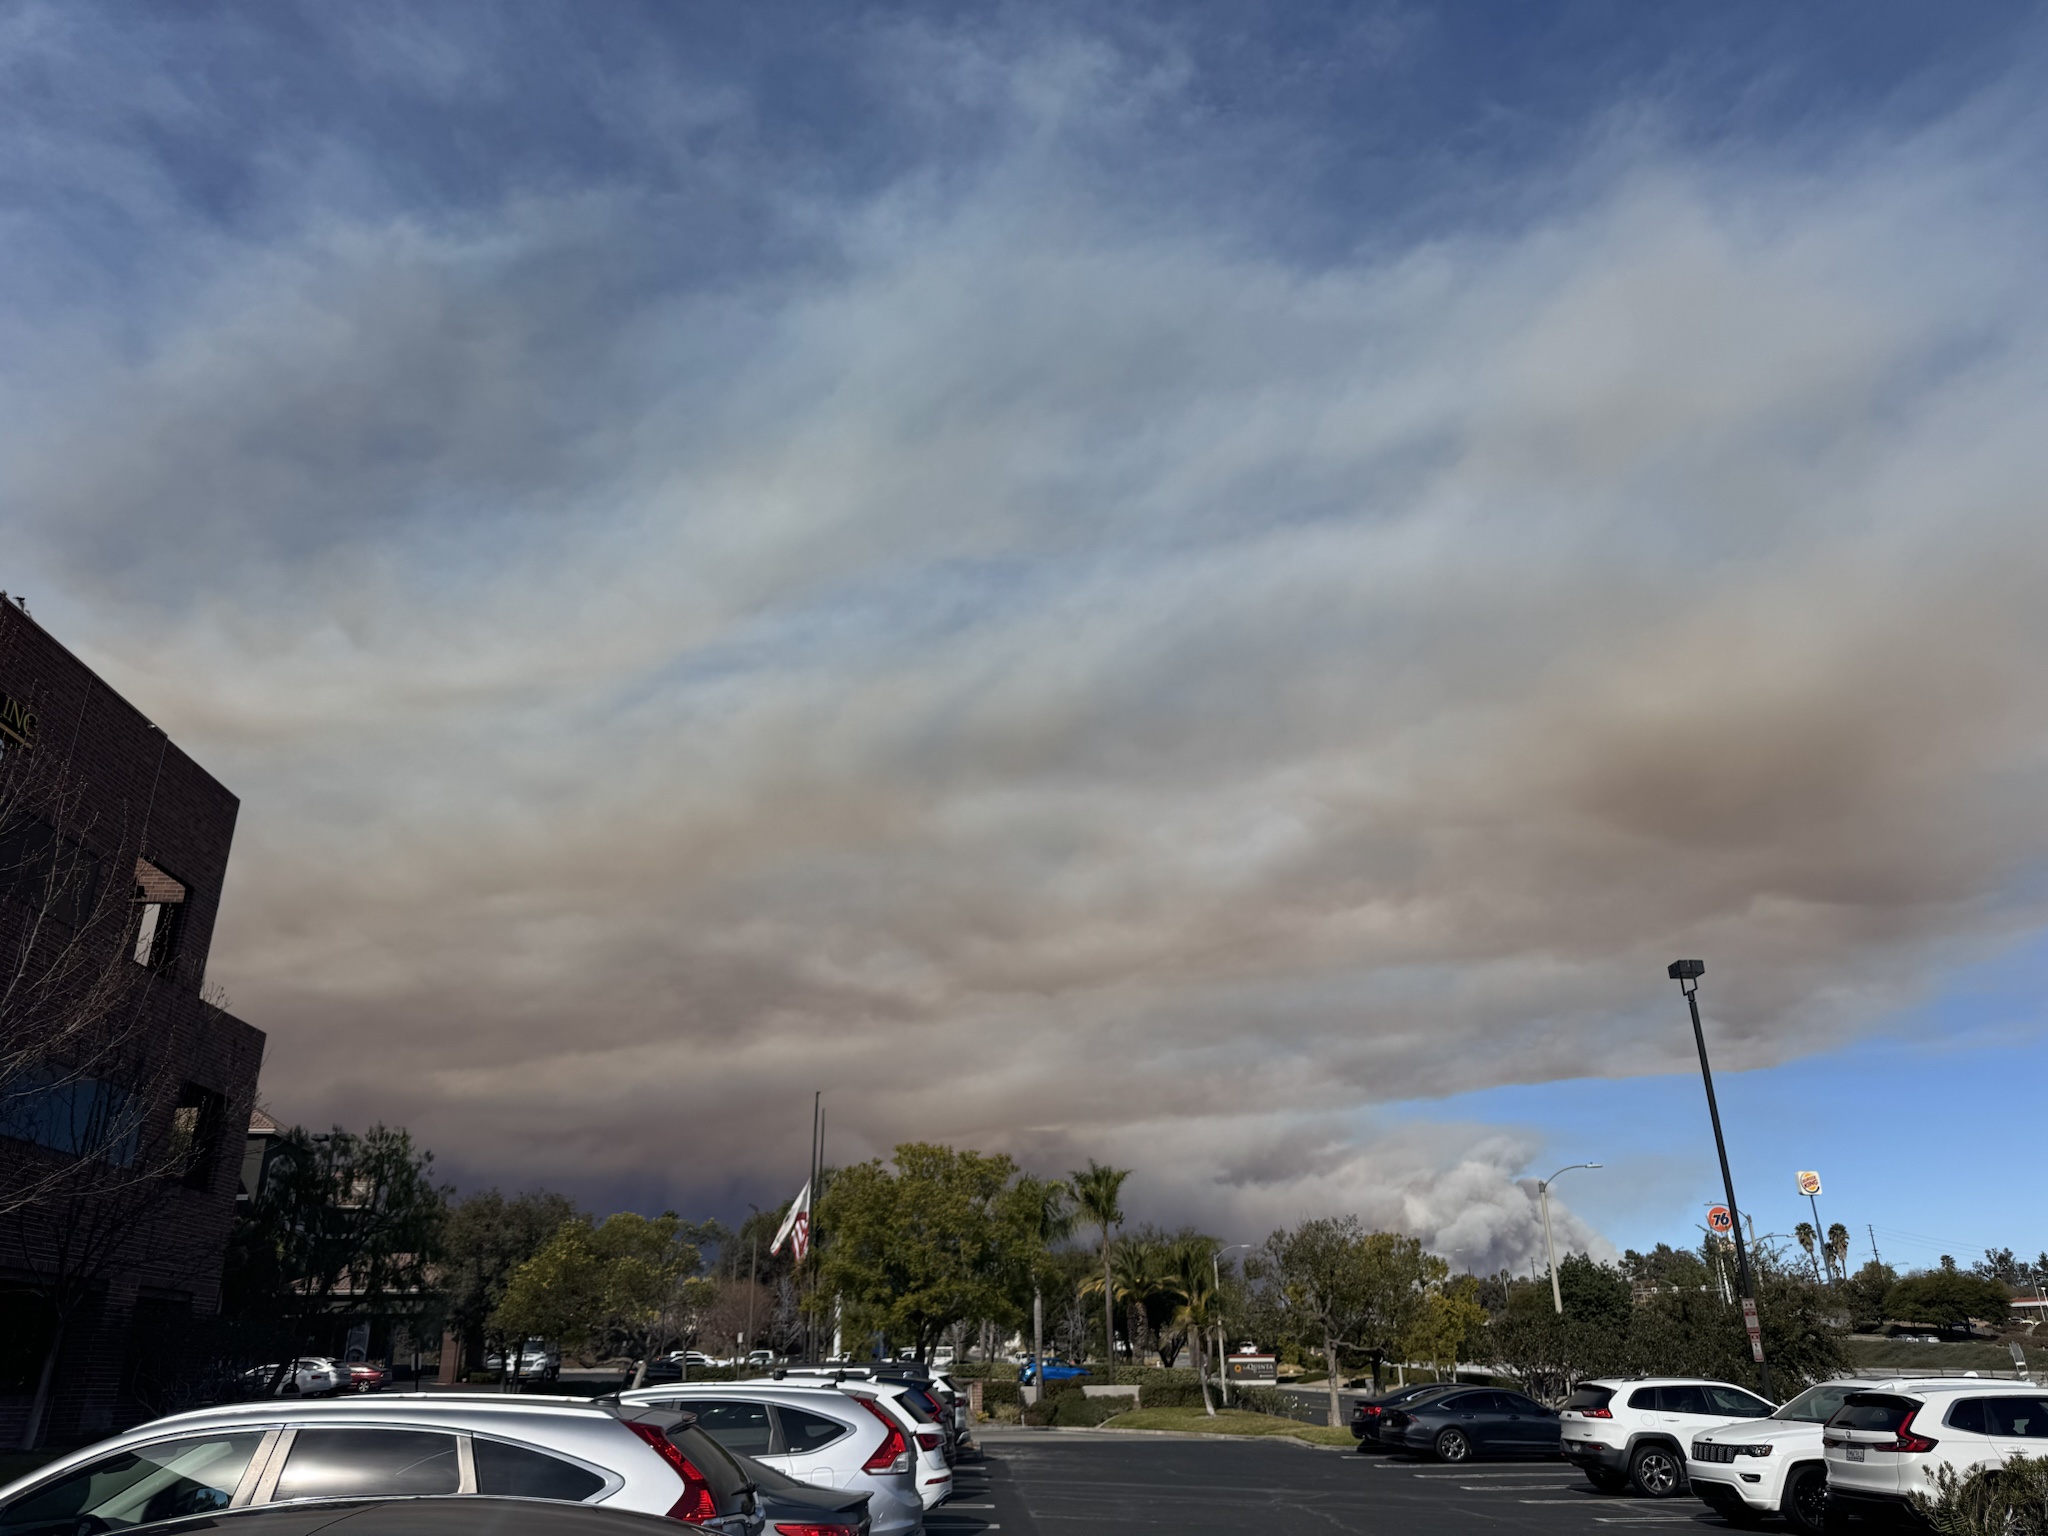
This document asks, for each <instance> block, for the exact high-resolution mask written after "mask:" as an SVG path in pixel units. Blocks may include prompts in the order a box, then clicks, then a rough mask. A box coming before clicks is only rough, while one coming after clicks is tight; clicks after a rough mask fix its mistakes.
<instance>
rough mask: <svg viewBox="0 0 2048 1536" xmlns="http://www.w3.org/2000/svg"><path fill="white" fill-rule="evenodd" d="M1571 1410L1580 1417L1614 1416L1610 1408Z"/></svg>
mask: <svg viewBox="0 0 2048 1536" xmlns="http://www.w3.org/2000/svg"><path fill="white" fill-rule="evenodd" d="M1572 1412H1573V1413H1576V1414H1577V1415H1578V1416H1579V1417H1580V1418H1582V1419H1611V1418H1613V1417H1614V1410H1613V1409H1611V1408H1574V1409H1573V1410H1572Z"/></svg>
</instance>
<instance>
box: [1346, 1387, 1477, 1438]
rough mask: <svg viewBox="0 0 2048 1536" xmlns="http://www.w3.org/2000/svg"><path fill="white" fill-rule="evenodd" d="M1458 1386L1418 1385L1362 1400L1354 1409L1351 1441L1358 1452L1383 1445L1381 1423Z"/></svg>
mask: <svg viewBox="0 0 2048 1536" xmlns="http://www.w3.org/2000/svg"><path fill="white" fill-rule="evenodd" d="M1456 1385H1457V1384H1456V1383H1455V1382H1443V1381H1419V1382H1411V1383H1410V1384H1409V1385H1407V1386H1405V1387H1396V1388H1394V1389H1393V1391H1391V1392H1382V1393H1381V1394H1380V1395H1379V1396H1378V1397H1363V1398H1360V1399H1359V1400H1358V1401H1357V1402H1355V1403H1353V1404H1352V1405H1351V1438H1352V1439H1354V1440H1356V1441H1357V1442H1358V1448H1359V1449H1360V1450H1364V1449H1365V1448H1366V1447H1367V1446H1369V1445H1372V1446H1376V1445H1378V1444H1379V1443H1380V1421H1381V1420H1382V1419H1383V1418H1385V1417H1386V1415H1387V1413H1388V1412H1389V1411H1390V1410H1392V1409H1395V1408H1399V1407H1402V1406H1404V1405H1405V1404H1407V1403H1410V1402H1413V1401H1414V1400H1415V1399H1416V1398H1418V1397H1423V1396H1426V1395H1428V1394H1432V1393H1437V1392H1449V1391H1452V1390H1454V1389H1455V1387H1456Z"/></svg>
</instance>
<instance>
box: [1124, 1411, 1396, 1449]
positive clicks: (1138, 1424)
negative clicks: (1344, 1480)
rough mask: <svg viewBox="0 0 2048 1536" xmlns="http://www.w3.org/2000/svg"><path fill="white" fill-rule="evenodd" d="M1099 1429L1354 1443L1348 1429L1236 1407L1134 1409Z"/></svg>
mask: <svg viewBox="0 0 2048 1536" xmlns="http://www.w3.org/2000/svg"><path fill="white" fill-rule="evenodd" d="M1101 1427H1102V1428H1103V1429H1163V1430H1175V1431H1178V1432H1179V1433H1181V1434H1187V1435H1263V1436H1266V1437H1268V1438H1270V1437H1272V1436H1276V1435H1277V1436H1280V1437H1282V1438H1284V1439H1292V1440H1306V1441H1307V1442H1308V1443H1309V1444H1311V1445H1339V1446H1350V1445H1353V1444H1356V1441H1354V1440H1353V1438H1352V1435H1351V1431H1350V1430H1348V1429H1343V1428H1337V1429H1332V1428H1330V1426H1329V1425H1327V1424H1304V1423H1302V1422H1301V1420H1299V1419H1289V1418H1283V1417H1281V1416H1280V1415H1278V1414H1272V1413H1246V1412H1244V1411H1243V1410H1242V1409H1238V1408H1219V1409H1217V1410H1216V1413H1215V1416H1214V1417H1211V1416H1210V1415H1208V1414H1206V1413H1204V1412H1202V1410H1201V1409H1199V1408H1136V1409H1133V1410H1132V1411H1131V1412H1129V1413H1120V1414H1118V1415H1116V1417H1115V1418H1112V1419H1105V1420H1104V1421H1103V1422H1102V1425H1101Z"/></svg>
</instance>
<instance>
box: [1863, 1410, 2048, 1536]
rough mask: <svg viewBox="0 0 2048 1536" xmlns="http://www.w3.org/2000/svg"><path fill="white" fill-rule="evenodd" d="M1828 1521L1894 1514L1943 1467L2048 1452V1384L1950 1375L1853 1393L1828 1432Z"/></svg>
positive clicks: (1961, 1468) (1960, 1468)
mask: <svg viewBox="0 0 2048 1536" xmlns="http://www.w3.org/2000/svg"><path fill="white" fill-rule="evenodd" d="M1825 1440H1826V1446H1827V1462H1828V1525H1829V1528H1830V1529H1834V1530H1840V1529H1843V1528H1845V1527H1846V1525H1847V1523H1848V1521H1849V1520H1850V1519H1851V1518H1853V1517H1855V1516H1859V1515H1863V1516H1874V1517H1876V1518H1877V1519H1879V1520H1882V1521H1887V1522H1892V1521H1896V1520H1898V1518H1899V1517H1900V1516H1901V1515H1902V1514H1904V1513H1905V1512H1906V1501H1907V1499H1908V1498H1910V1497H1911V1496H1912V1495H1913V1494H1916V1493H1922V1494H1930V1495H1931V1494H1932V1493H1933V1492H1934V1473H1935V1469H1936V1468H1938V1467H1943V1466H1948V1467H1953V1468H1955V1470H1956V1472H1957V1473H1958V1474H1960V1475H1962V1476H1968V1475H1969V1474H1970V1473H1971V1472H1974V1471H1976V1470H1978V1469H1979V1468H1987V1467H1997V1466H2001V1465H2003V1464H2004V1463H2005V1462H2006V1461H2008V1460H2010V1459H2011V1458H2012V1457H2014V1456H2041V1455H2048V1388H2043V1387H2037V1386H2034V1385H2032V1384H2031V1383H2029V1382H2024V1381H1991V1380H1975V1379H1971V1378H1967V1377H1964V1378H1957V1377H1949V1378H1947V1379H1945V1380H1941V1381H1905V1382H1887V1383H1885V1384H1884V1385H1883V1386H1882V1387H1878V1388H1874V1389H1872V1390H1869V1391H1861V1392H1852V1393H1851V1394H1850V1395H1849V1397H1848V1399H1847V1400H1846V1401H1845V1402H1844V1403H1843V1404H1842V1406H1841V1407H1840V1408H1839V1409H1838V1410H1836V1413H1835V1416H1834V1417H1833V1418H1831V1419H1829V1420H1828V1424H1827V1430H1826V1435H1825Z"/></svg>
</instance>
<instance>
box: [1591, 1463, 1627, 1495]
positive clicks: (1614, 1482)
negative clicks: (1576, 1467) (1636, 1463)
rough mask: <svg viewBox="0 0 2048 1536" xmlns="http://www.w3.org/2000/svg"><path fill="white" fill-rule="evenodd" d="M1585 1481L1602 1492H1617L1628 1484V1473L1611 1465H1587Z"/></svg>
mask: <svg viewBox="0 0 2048 1536" xmlns="http://www.w3.org/2000/svg"><path fill="white" fill-rule="evenodd" d="M1586 1481H1587V1482H1589V1483H1591V1484H1592V1485H1593V1486H1594V1487H1595V1488H1597V1489H1599V1490H1600V1491H1601V1492H1602V1493H1619V1492H1621V1490H1622V1489H1624V1488H1626V1487H1627V1486H1628V1474H1627V1473H1626V1472H1617V1471H1615V1470H1614V1469H1613V1468H1612V1467H1588V1468H1586Z"/></svg>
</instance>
